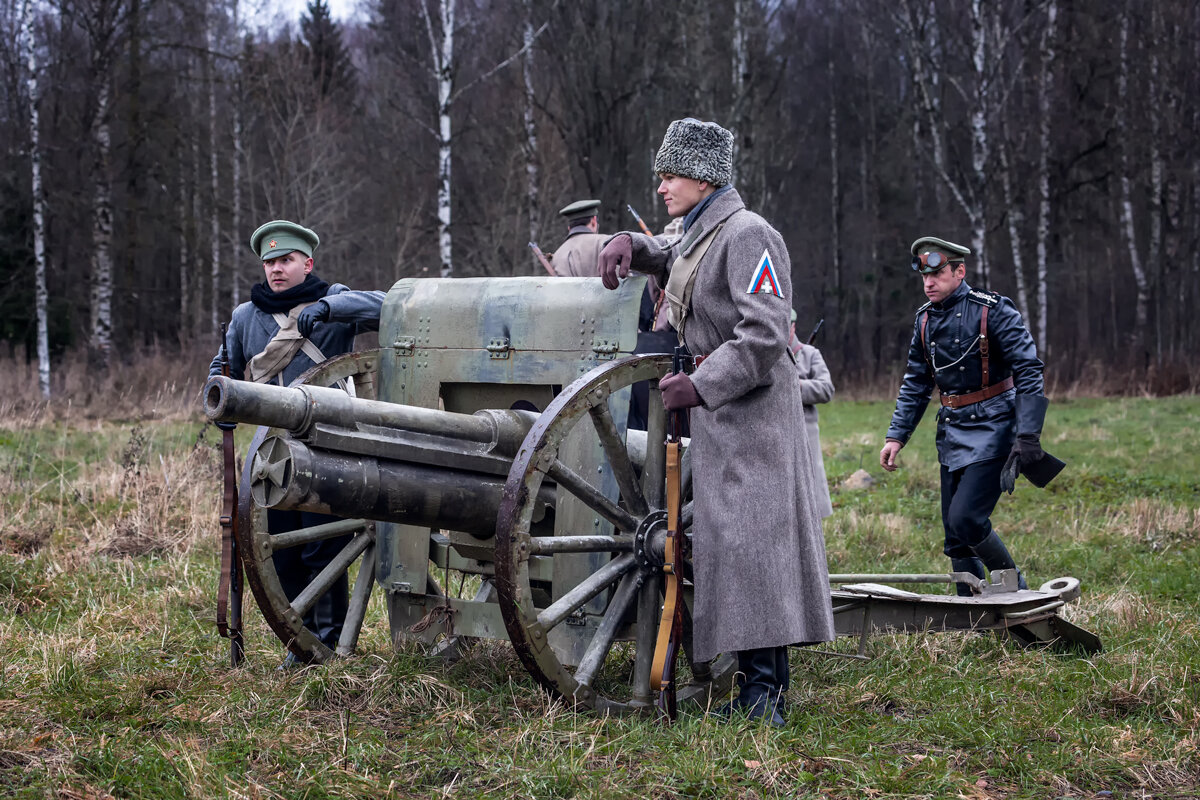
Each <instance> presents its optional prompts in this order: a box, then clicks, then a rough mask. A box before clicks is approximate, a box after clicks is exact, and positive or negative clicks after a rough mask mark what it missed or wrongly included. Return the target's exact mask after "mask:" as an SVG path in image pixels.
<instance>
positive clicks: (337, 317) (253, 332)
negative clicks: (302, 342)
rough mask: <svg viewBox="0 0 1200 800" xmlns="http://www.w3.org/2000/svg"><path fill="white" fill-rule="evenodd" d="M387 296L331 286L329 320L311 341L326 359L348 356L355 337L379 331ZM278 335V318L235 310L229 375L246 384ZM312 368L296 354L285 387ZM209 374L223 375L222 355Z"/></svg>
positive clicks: (245, 307) (247, 306)
mask: <svg viewBox="0 0 1200 800" xmlns="http://www.w3.org/2000/svg"><path fill="white" fill-rule="evenodd" d="M385 296H386V295H385V294H384V293H383V292H379V291H354V290H352V289H350V287H348V286H346V285H345V284H342V283H335V284H333V285H331V286H330V287H329V291H328V292H327V293H326V294H325V296H324V297H322V298H321V299H322V300H324V301H325V303H326V305H328V306H329V320H328V321H327V322H318V323H317V324H316V326H314V327H313V332H312V336H310V337H308V338H309V339H310V340H311V341H312V343H313V344H315V345H316V346H317V348H318V349H320V351H321V352H322V353H323V354H324V355H325V357H326V358H333V357H334V356H340V355H342V354H343V353H349V352H350V351H351V350H353V349H354V337H355V335H356V334H359V333H364V332H366V331H376V330H379V312H380V309H381V308H383V298H384V297H385ZM278 332H279V324H278V323H277V322H275V318H274V317H273V316H271V315H270V314H268V313H267V312H265V311H263V310H262V309H260V308H259V307H258V306H256V305H254V303H249V302H247V303H242V304H241V305H240V306H238V307H237V308H235V309H234V310H233V318H232V319H231V320H230V322H229V327H228V328H227V329H226V330H225V346H226V347H227V348H228V349H229V374H230V375H231V376H232V377H234V378H236V379H237V380H239V381H240V380H244V379H245V375H244V373H245V370H246V364H247V363H248V362H249V361H250V359H252V358H254V357H255V356H256V355H258V354H259V353H260V352H262V351H263V349H264V348H266V346H267V343H268V342H270V341H271V339H272V338H273V337H274V336H275V334H276V333H278ZM312 366H313V361H312V359H311V358H309V357H308V355H307V354H306V353H305V352H304V351H300V352H298V353H296V355H295V356H294V357H293V358H292V361H291V363H290V364H288V365H287V366H286V367H284V368H283V372H282V373H280V374H281V375H282V376H283V385H284V386H287V385H289V384H290V383H291V382H292V381H293V380H295V379H296V378H298V377H299V376H300V375H302V374H304V372H305V371H306V370H308V369H309V368H310V367H312ZM208 374H209V375H210V376H212V375H220V374H221V353H220V352H219V351H218V353H217V356H216V358H214V359H213V360H212V363H211V364H210V365H209V367H208ZM272 382H274V381H272Z"/></svg>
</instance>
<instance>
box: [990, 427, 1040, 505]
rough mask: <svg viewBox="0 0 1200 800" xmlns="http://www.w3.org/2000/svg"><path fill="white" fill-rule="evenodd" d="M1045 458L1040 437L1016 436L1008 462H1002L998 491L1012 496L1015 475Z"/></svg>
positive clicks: (1029, 434)
mask: <svg viewBox="0 0 1200 800" xmlns="http://www.w3.org/2000/svg"><path fill="white" fill-rule="evenodd" d="M1045 457H1046V451H1045V450H1043V449H1042V437H1040V436H1037V435H1036V434H1032V433H1022V434H1018V436H1017V441H1015V442H1014V443H1013V449H1012V452H1011V453H1009V454H1008V460H1007V461H1005V462H1004V469H1002V470H1000V490H1001V491H1004V492H1008V493H1009V494H1012V493H1013V490H1014V489H1016V488H1017V475H1019V474H1021V473H1022V472H1023V471H1024V470H1025V469H1026V468H1027V467H1029V466H1031V465H1033V464H1036V463H1037V462H1039V461H1041V460H1042V459H1043V458H1045Z"/></svg>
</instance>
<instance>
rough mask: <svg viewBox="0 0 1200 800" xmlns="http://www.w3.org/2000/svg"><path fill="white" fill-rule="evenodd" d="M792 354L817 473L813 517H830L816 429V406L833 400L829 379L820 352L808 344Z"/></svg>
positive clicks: (819, 430) (822, 461) (802, 345)
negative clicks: (815, 504)
mask: <svg viewBox="0 0 1200 800" xmlns="http://www.w3.org/2000/svg"><path fill="white" fill-rule="evenodd" d="M795 352H796V374H797V375H799V376H800V397H801V398H802V400H803V401H804V427H806V428H808V449H809V452H810V453H811V454H812V462H813V468H814V469H815V470H816V472H817V480H816V484H815V486H816V490H817V513H819V514H820V515H821V519H824V518H825V517H828V516H829V515H830V514H832V513H833V503H832V502H830V500H829V482H828V481H827V480H826V478H825V459H824V458H822V457H821V429H820V427H819V425H818V421H817V420H818V417H819V414H818V413H817V404H818V403H828V402H829V401H830V400H832V399H833V378H832V377H831V376H830V374H829V367H827V366H825V359H824V357H822V355H821V351H820V350H818V349H817V348H815V347H813V346H812V345H811V344H801V345H800V349H799V350H797V351H795Z"/></svg>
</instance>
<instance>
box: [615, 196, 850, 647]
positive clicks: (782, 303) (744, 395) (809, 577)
mask: <svg viewBox="0 0 1200 800" xmlns="http://www.w3.org/2000/svg"><path fill="white" fill-rule="evenodd" d="M721 223H724V224H725V227H724V228H723V229H722V230H721V231H720V232H718V233H717V234H715V238H714V239H713V242H712V244H711V246H710V247H709V249H708V252H707V253H706V254H705V255H704V258H703V259H702V260H701V261H700V265H699V269H698V271H697V276H696V282H695V286H694V288H693V292H692V305H691V315H690V316H689V317H688V319H687V323H686V327H685V331H684V335H685V343H686V344H687V346H688V349H689V350H690V351H691V353H692V354H693V355H697V356H699V355H703V356H705V357H706V358H705V360H704V362H703V363H702V364H700V366H698V367H697V368H696V370H695V372H694V373H692V376H691V378H692V383H693V384H695V387H696V390H697V391H698V392H699V394H700V397H701V399H702V401H703V402H702V405H701V406H700V407H698V408H693V409H691V434H692V440H691V445H690V451H691V459H692V475H693V479H692V486H693V494H694V499H695V516H694V523H693V526H692V548H693V549H692V558H693V570H694V572H693V574H694V581H695V587H696V592H695V607H694V609H693V614H694V617H695V621H696V626H695V657H696V658H697V659H699V660H708V659H711V658H713V657H715V656H716V655H717V654H719V653H725V652H731V651H736V650H749V649H753V648H759V647H777V646H780V645H789V644H796V643H801V642H819V641H829V640H831V639H833V637H834V629H833V610H832V607H831V602H830V595H829V573H828V568H827V566H826V562H825V539H824V536H823V534H822V532H821V520H820V517H819V516H818V514H817V505H816V499H815V493H814V482H815V471H814V469H813V465H812V461H811V458H810V456H809V450H808V437H807V435H806V433H805V429H804V426H803V425H796V424H795V420H797V419H800V418H801V417H802V416H803V414H804V409H803V403H802V400H801V396H800V382H799V381H797V380H796V367H795V365H794V364H793V363H792V360H791V358H790V357H789V356H788V355H787V344H788V324H789V321H790V320H789V318H790V315H791V306H792V286H791V263H790V261H789V260H788V254H787V249H786V248H785V247H784V244H783V238H782V237H781V236H780V235H779V233H778V232H777V231H776V230H775V229H774V228H772V227H771V226H770V225H769V224H768V223H767V222H766V220H764V219H763V218H762V217H760V216H758V215H757V214H755V213H753V212H751V211H748V210H746V208H745V204H744V203H743V202H742V199H741V197H740V196H738V193H737V191H736V190H733V191H729V192H726V193H725V194H722V195H720V196H718V197H716V198H714V199H713V201H712V202H711V203H709V205H708V206H707V207H706V208H705V209H704V210H703V211H702V212H701V213H700V215H699V216H698V217H697V218H696V219H695V221H694V222H693V223H692V225H691V227H690V228H689V229H688V232H687V234H685V236H684V237H683V239H682V240H680V242H679V243H678V244H676V246H675V247H673V248H670V249H668V248H666V247H664V246H663V244H662V243H661V242H659V241H656V240H654V239H652V238H650V237H648V236H645V235H643V234H638V233H635V234H631V238H632V239H633V258H632V262H631V266H632V268H633V269H635V270H637V271H639V272H644V273H647V274H650V275H653V276H654V277H655V278H656V279H657V280H658V282H659V284H660V285H666V282H667V275H668V273H669V272H670V269H671V265H672V263H673V262H674V260H675V259H676V258H677V257H679V256H681V255H685V254H686V253H687V252H690V250H691V248H692V247H694V246H695V244H696V236H697V235H698V231H697V228H698V226H699V230H700V231H703V230H711V229H712V228H713V227H714V226H716V225H718V224H721ZM684 247H686V248H687V249H686V250H681V248H684ZM764 253H766V254H768V255H769V257H770V260H771V262H772V263H773V265H774V273H775V276H776V277H777V285H778V289H779V294H780V295H782V296H779V295H776V294H774V293H772V292H770V291H758V292H749V291H748V289H749V288H750V285H751V281H752V278H754V277H755V275H756V274H757V273H758V272H759V268H760V265H761V262H762V259H763V255H764Z"/></svg>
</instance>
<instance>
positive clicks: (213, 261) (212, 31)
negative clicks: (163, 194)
mask: <svg viewBox="0 0 1200 800" xmlns="http://www.w3.org/2000/svg"><path fill="white" fill-rule="evenodd" d="M216 27H217V15H216V10H215V9H214V8H213V7H211V6H210V7H209V8H208V10H207V12H206V13H205V15H204V36H205V43H206V44H207V47H208V52H206V53H205V54H204V68H205V73H206V75H205V81H204V84H205V90H206V91H207V93H208V177H209V192H210V194H211V197H212V202H211V203H210V204H209V207H208V212H209V219H208V222H209V231H208V235H209V256H208V257H209V265H208V267H209V282H210V287H209V291H210V293H211V294H210V296H209V306H208V310H209V313H208V323H209V330H210V331H215V330H218V328H219V326H220V324H221V309H220V301H221V218H220V203H219V202H218V200H219V198H220V196H221V182H220V177H221V176H220V168H219V161H218V158H217V89H216V83H217V64H216V53H217V32H216Z"/></svg>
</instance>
